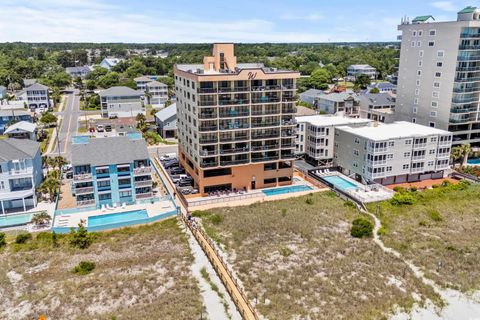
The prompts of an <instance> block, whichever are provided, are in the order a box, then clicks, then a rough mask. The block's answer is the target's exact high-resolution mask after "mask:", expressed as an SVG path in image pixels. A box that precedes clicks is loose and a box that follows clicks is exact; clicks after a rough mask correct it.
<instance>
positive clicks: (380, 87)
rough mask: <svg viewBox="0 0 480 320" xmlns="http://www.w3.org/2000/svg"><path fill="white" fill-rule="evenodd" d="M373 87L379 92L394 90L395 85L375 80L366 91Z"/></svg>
mask: <svg viewBox="0 0 480 320" xmlns="http://www.w3.org/2000/svg"><path fill="white" fill-rule="evenodd" d="M373 88H377V89H378V90H379V91H380V93H388V92H393V93H394V92H396V91H397V86H396V85H394V84H393V83H390V82H376V83H373V84H371V85H370V86H368V88H367V92H370V90H372V89H373Z"/></svg>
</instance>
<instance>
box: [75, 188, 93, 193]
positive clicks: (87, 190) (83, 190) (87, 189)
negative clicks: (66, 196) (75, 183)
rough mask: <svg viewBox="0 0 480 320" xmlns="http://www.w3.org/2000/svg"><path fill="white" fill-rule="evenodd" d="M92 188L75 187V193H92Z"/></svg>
mask: <svg viewBox="0 0 480 320" xmlns="http://www.w3.org/2000/svg"><path fill="white" fill-rule="evenodd" d="M93 191H94V188H93V187H84V188H75V194H77V195H78V194H88V193H93Z"/></svg>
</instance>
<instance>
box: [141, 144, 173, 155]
mask: <svg viewBox="0 0 480 320" xmlns="http://www.w3.org/2000/svg"><path fill="white" fill-rule="evenodd" d="M148 153H149V154H150V157H151V158H153V157H154V156H157V157H160V156H162V155H164V154H166V153H178V145H176V144H174V145H160V146H150V147H148Z"/></svg>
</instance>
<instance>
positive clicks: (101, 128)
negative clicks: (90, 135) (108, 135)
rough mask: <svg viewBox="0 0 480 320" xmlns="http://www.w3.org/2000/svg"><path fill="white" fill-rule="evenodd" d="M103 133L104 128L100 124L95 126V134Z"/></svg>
mask: <svg viewBox="0 0 480 320" xmlns="http://www.w3.org/2000/svg"><path fill="white" fill-rule="evenodd" d="M103 131H105V128H104V127H103V125H102V124H97V132H103Z"/></svg>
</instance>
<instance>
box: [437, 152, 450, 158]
mask: <svg viewBox="0 0 480 320" xmlns="http://www.w3.org/2000/svg"><path fill="white" fill-rule="evenodd" d="M437 158H450V152H446V153H439V154H437Z"/></svg>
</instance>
